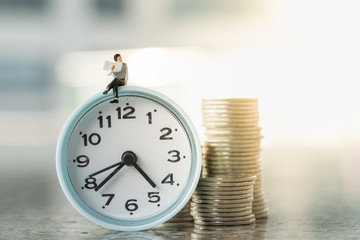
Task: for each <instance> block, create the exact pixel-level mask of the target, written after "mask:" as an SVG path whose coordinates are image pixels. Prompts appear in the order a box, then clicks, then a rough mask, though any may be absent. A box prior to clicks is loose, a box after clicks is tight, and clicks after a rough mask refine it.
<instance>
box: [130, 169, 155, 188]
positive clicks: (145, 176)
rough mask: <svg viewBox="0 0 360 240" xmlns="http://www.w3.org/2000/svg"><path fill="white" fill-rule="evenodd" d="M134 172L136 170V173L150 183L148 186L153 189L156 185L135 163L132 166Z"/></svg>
mask: <svg viewBox="0 0 360 240" xmlns="http://www.w3.org/2000/svg"><path fill="white" fill-rule="evenodd" d="M133 166H134V167H135V168H136V170H138V172H139V173H140V174H141V175H142V176H143V177H144V178H145V180H146V181H148V183H150V185H151V186H152V187H153V188H155V187H156V184H155V183H154V182H153V181H152V180H151V179H150V178H149V176H148V175H147V174H146V173H145V172H144V171H143V170H142V169H141V168H140V167H139V165H138V164H137V163H134V165H133Z"/></svg>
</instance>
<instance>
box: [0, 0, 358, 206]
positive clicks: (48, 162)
mask: <svg viewBox="0 0 360 240" xmlns="http://www.w3.org/2000/svg"><path fill="white" fill-rule="evenodd" d="M359 9H360V2H359V1H356V0H353V1H352V0H349V1H340V0H327V1H325V0H311V1H310V0H293V1H287V0H273V1H267V0H206V1H205V0H153V1H146V0H78V1H71V0H61V1H60V0H0V136H1V137H0V163H1V164H2V167H1V168H2V170H3V171H8V172H9V173H11V172H12V171H16V173H19V172H22V173H24V174H25V173H26V172H29V171H30V170H31V169H33V170H34V171H42V169H50V170H47V171H46V172H47V173H46V174H48V175H51V176H54V175H55V165H54V164H55V148H56V142H57V137H58V134H59V132H60V130H61V128H62V125H63V124H64V122H65V120H66V118H67V117H68V116H69V115H70V113H71V112H72V111H73V110H74V108H75V107H76V106H77V105H78V104H79V103H80V102H82V101H84V100H85V99H86V98H87V97H89V96H91V95H93V94H94V93H97V92H100V91H102V90H103V89H104V88H105V86H106V85H107V84H108V82H109V81H110V80H111V79H110V77H108V76H106V72H105V71H103V70H102V67H103V64H104V61H105V60H109V61H111V60H112V56H113V54H114V53H115V52H120V53H121V54H122V55H123V60H124V61H125V62H127V63H128V66H129V85H135V86H144V87H149V88H152V89H155V90H158V91H161V92H163V93H164V94H166V95H168V97H170V98H172V99H174V100H175V101H176V102H178V103H179V104H180V105H181V106H182V107H183V108H184V109H185V110H186V112H188V114H189V115H190V117H191V118H192V119H193V121H194V122H195V125H196V126H197V127H198V130H199V133H200V135H201V131H202V128H201V121H202V120H201V111H200V103H201V99H202V98H229V97H238V98H246V97H255V98H259V107H260V118H261V122H260V125H261V126H262V127H263V131H262V134H263V135H264V136H265V137H264V139H263V142H262V147H263V162H264V165H265V177H268V178H269V176H270V175H271V176H273V177H275V178H276V177H278V176H279V175H277V174H280V175H281V177H278V179H279V182H281V181H285V180H286V178H283V177H292V178H296V176H297V173H298V172H299V171H301V169H303V173H304V174H305V175H306V174H307V173H309V171H310V172H312V173H314V176H315V174H318V173H319V172H321V173H323V172H324V171H321V170H319V169H322V170H324V169H328V171H330V172H331V174H332V175H331V176H337V177H339V176H340V177H341V183H344V182H354V180H355V182H356V181H357V182H359V181H360V177H359V174H358V173H357V172H358V169H359V167H360V161H359V158H360V148H359V145H360V125H359V123H360V110H359V107H358V106H359V102H360V94H359V93H358V92H359V86H360V85H359V79H360V71H359V66H360V45H359V42H360V15H359ZM316 161H319V162H321V161H322V165H321V168H316V167H314V164H315V163H314V162H316ZM19 166H21V167H19ZM275 166H276V167H275ZM299 166H300V167H299ZM304 166H306V167H304ZM267 167H268V168H267ZM298 167H299V168H298ZM272 168H274V169H272ZM275 168H276V169H275ZM314 169H317V170H319V171H318V172H316V173H315V170H314ZM329 169H330V170H329ZM272 170H274V172H276V174H274V172H272ZM317 170H316V171H317ZM15 175H16V174H15ZM9 179H11V177H9ZM265 179H266V178H265ZM325 179H327V178H325ZM39 181H40V180H39ZM5 182H6V181H2V183H1V184H2V185H1V186H2V187H3V188H7V185H6V183H5ZM346 186H347V185H346ZM9 188H10V187H9ZM304 191H306V190H304ZM268 194H269V195H270V198H271V192H270V193H268ZM9 199H11V198H10V197H9ZM295 199H296V197H295V196H294V198H293V199H292V200H295ZM283 200H284V202H286V200H288V199H283ZM9 201H10V200H9ZM290 208H291V207H289V209H290Z"/></svg>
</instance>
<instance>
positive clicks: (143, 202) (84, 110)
mask: <svg viewBox="0 0 360 240" xmlns="http://www.w3.org/2000/svg"><path fill="white" fill-rule="evenodd" d="M120 89H121V90H120V93H119V102H118V103H116V104H111V103H109V97H108V96H102V95H98V96H96V97H94V98H93V99H91V100H89V102H87V103H86V104H85V105H83V106H81V107H80V108H79V110H78V111H77V112H75V113H74V114H73V115H72V117H71V118H70V119H69V120H68V122H67V124H66V125H65V127H64V129H65V130H64V129H63V132H62V134H61V136H60V138H59V143H58V149H57V170H58V175H59V179H60V183H61V185H62V188H63V190H64V192H65V194H66V195H67V197H68V199H69V200H70V201H71V202H72V204H73V205H74V206H75V208H77V209H78V210H79V211H80V212H81V213H82V214H83V215H84V216H86V217H87V218H88V219H90V220H92V221H94V222H96V223H98V224H100V225H102V226H105V227H108V228H111V229H116V230H142V229H147V228H150V227H153V226H156V225H158V224H160V223H162V222H164V221H166V220H168V219H169V218H171V217H172V216H174V215H175V214H176V213H177V212H178V211H179V210H181V208H182V207H183V206H184V205H185V204H186V202H187V201H188V200H189V198H190V197H191V195H192V193H193V191H194V189H195V187H196V184H197V181H198V179H199V176H200V168H201V151H200V144H199V140H198V138H197V135H196V132H195V129H194V128H193V126H192V124H191V122H190V120H189V119H188V118H187V117H186V115H185V113H184V112H183V111H182V110H181V109H180V108H179V107H178V106H177V105H176V104H175V103H174V102H172V101H171V100H170V99H168V98H166V97H165V96H163V95H161V94H159V93H156V92H154V91H151V90H148V89H142V88H137V87H123V88H120Z"/></svg>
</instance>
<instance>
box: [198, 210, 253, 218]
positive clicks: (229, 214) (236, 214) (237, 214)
mask: <svg viewBox="0 0 360 240" xmlns="http://www.w3.org/2000/svg"><path fill="white" fill-rule="evenodd" d="M251 214H253V213H252V210H248V211H243V212H227V213H217V212H212V213H203V212H198V211H193V212H192V216H194V217H218V218H222V217H224V218H226V217H245V216H249V215H251Z"/></svg>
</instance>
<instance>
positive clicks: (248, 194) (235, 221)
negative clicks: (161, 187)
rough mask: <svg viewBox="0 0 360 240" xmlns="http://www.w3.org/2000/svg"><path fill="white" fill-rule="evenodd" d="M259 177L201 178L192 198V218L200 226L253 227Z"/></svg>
mask: <svg viewBox="0 0 360 240" xmlns="http://www.w3.org/2000/svg"><path fill="white" fill-rule="evenodd" d="M255 179H256V176H255V175H253V176H251V175H240V176H231V177H201V178H200V180H199V183H198V186H197V188H196V190H195V192H194V194H193V196H192V198H191V207H190V211H191V215H192V216H193V217H194V224H195V227H197V226H238V225H246V224H252V223H254V222H255V215H254V214H253V212H252V203H253V200H254V198H253V185H254V182H255Z"/></svg>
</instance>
